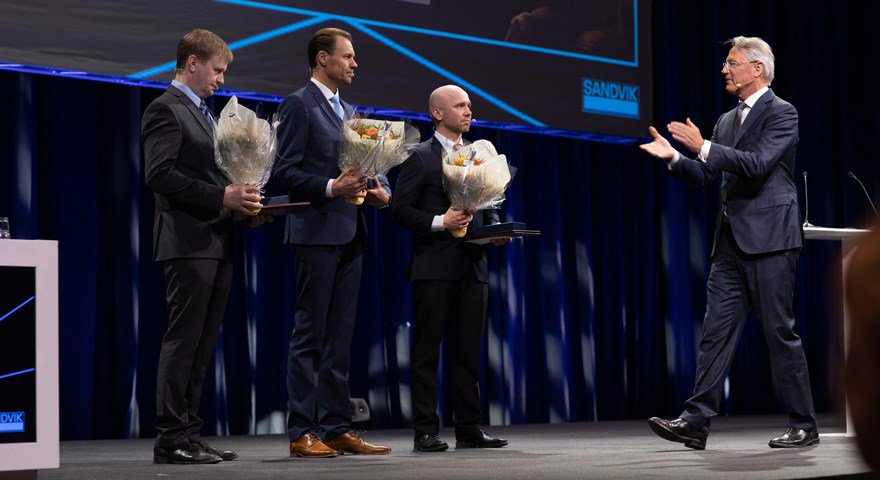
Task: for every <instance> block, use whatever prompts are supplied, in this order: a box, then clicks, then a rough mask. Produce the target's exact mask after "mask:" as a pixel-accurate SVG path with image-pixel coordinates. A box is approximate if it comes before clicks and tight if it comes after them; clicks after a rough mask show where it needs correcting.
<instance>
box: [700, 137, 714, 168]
mask: <svg viewBox="0 0 880 480" xmlns="http://www.w3.org/2000/svg"><path fill="white" fill-rule="evenodd" d="M710 148H712V142H710V141H709V140H703V146H702V147H700V160H702V161H703V163H706V160H707V159H708V158H709V149H710Z"/></svg>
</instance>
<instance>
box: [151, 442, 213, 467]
mask: <svg viewBox="0 0 880 480" xmlns="http://www.w3.org/2000/svg"><path fill="white" fill-rule="evenodd" d="M221 461H223V459H222V458H220V457H218V456H217V455H212V454H210V453H205V452H203V451H201V450H199V449H198V448H196V447H195V446H194V445H176V446H175V447H174V448H163V447H153V463H173V464H201V463H219V462H221Z"/></svg>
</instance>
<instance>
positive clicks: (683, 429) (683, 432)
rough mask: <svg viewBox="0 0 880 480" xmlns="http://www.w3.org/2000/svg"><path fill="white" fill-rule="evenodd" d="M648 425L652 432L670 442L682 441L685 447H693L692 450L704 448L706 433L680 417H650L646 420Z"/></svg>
mask: <svg viewBox="0 0 880 480" xmlns="http://www.w3.org/2000/svg"><path fill="white" fill-rule="evenodd" d="M648 426H649V427H651V430H653V431H654V433H656V434H657V435H660V437H661V438H663V439H666V440H669V441H670V442H678V443H683V444H684V446H685V447H688V448H693V449H694V450H705V449H706V438H707V437H708V435H706V434H705V433H703V432H702V431H701V430H699V429H697V428H695V427H693V426H692V425H691V424H690V423H688V422H686V421H685V420H683V419H681V418H676V419H675V420H664V419H662V418H657V417H651V418H650V419H649V420H648Z"/></svg>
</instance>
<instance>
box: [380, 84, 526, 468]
mask: <svg viewBox="0 0 880 480" xmlns="http://www.w3.org/2000/svg"><path fill="white" fill-rule="evenodd" d="M428 108H429V111H430V115H431V121H432V122H433V124H434V130H435V131H434V135H433V136H432V137H431V138H430V139H428V140H426V141H424V142H422V143H420V144H419V145H418V147H417V148H416V150H415V151H414V153H413V154H412V156H410V157H409V158H408V159H407V160H406V162H404V164H403V166H402V167H401V170H400V174H399V176H398V180H397V186H396V195H395V197H394V201H393V202H392V207H391V218H392V219H393V220H394V222H395V223H398V224H400V225H402V226H404V227H406V228H408V229H410V230H412V231H413V232H414V233H415V234H416V240H415V248H414V249H413V254H412V260H411V262H410V265H409V269H408V271H407V275H406V276H407V280H409V281H411V282H413V292H414V294H415V304H416V305H415V327H414V329H413V340H412V341H413V343H412V351H411V352H410V382H411V385H410V388H411V393H412V403H413V429H414V430H415V439H414V442H413V450H414V451H416V452H442V451H444V450H446V449H447V448H449V445H448V444H447V443H446V442H444V441H443V440H441V439H440V437H439V436H438V433H439V431H440V417H439V416H438V414H437V367H438V365H439V363H440V341H441V339H442V338H443V337H444V333H445V337H446V342H445V345H446V348H447V355H446V358H448V359H449V363H450V364H449V365H448V366H447V368H448V369H449V370H450V371H451V373H452V384H451V389H452V408H453V418H454V419H455V439H456V448H498V447H503V446H505V445H507V440H504V439H501V438H494V437H491V436H489V435H488V434H486V432H484V431H483V430H482V428H481V427H480V425H481V421H482V416H481V412H480V388H479V383H478V382H479V376H480V346H481V345H482V335H483V328H484V325H485V320H486V301H487V298H488V281H489V276H488V271H487V267H486V255H485V252H484V248H483V246H481V245H473V244H469V243H465V242H463V241H461V239H458V238H455V237H453V236H452V234H451V233H450V232H451V231H454V230H458V229H460V228H463V227H468V228H469V229H472V228H475V227H481V226H483V225H491V224H493V223H498V212H497V211H495V210H483V211H478V212H466V211H460V210H453V209H452V208H451V206H450V202H449V198H448V197H447V196H446V193H445V192H444V191H443V181H442V176H443V168H442V162H443V157H444V156H445V155H447V154H449V153H451V152H453V151H455V150H458V149H459V148H461V147H462V146H463V145H464V144H465V143H469V142H465V141H464V139H462V134H463V133H465V132H467V131H468V130H470V124H471V101H470V99H469V98H468V94H467V93H466V92H465V91H464V90H462V89H461V88H459V87H457V86H454V85H447V86H444V87H440V88H438V89H437V90H434V92H433V93H431V97H430V99H429V101H428ZM509 241H510V240H509V239H506V240H501V241H496V242H495V243H496V244H497V245H500V244H503V243H507V242H509ZM444 330H445V332H444Z"/></svg>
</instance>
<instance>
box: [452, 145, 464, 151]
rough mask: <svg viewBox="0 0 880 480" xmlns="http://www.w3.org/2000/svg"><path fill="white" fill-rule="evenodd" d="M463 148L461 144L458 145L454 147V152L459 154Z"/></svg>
mask: <svg viewBox="0 0 880 480" xmlns="http://www.w3.org/2000/svg"><path fill="white" fill-rule="evenodd" d="M461 147H462V145H461V144H460V143H456V144H455V145H453V146H452V151H454V152H457V151H459V150H461Z"/></svg>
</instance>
